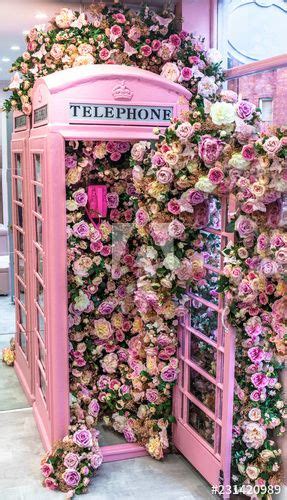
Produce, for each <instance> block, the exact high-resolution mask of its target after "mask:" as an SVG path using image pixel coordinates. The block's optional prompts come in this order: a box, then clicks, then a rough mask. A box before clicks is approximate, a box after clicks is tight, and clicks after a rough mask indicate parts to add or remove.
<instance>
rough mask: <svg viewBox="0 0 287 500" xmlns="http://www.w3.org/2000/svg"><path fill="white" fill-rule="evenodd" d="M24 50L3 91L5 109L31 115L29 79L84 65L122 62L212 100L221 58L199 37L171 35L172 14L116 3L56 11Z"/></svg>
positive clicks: (32, 34) (220, 75)
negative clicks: (6, 95) (5, 92)
mask: <svg viewBox="0 0 287 500" xmlns="http://www.w3.org/2000/svg"><path fill="white" fill-rule="evenodd" d="M26 41H27V49H26V50H25V52H24V53H23V55H22V56H20V57H18V59H17V60H16V62H15V63H14V64H13V66H12V68H11V71H15V72H16V73H15V75H14V78H13V80H12V82H11V84H10V85H9V87H8V88H6V89H5V90H12V95H11V97H10V98H9V99H7V100H6V101H5V103H4V108H5V109H6V110H7V111H10V110H11V108H12V109H19V110H22V111H23V113H25V114H28V115H29V114H30V113H31V93H32V88H33V85H34V83H35V80H36V79H37V78H39V77H41V76H45V75H48V74H49V73H53V72H55V71H60V70H62V69H66V68H70V67H73V66H81V65H86V64H125V65H132V66H138V67H139V68H142V69H146V70H149V71H152V72H154V73H159V74H161V75H162V76H164V77H165V78H167V79H169V80H171V81H173V82H178V83H181V84H182V85H184V86H185V87H187V88H188V89H189V90H190V91H191V92H192V93H193V96H196V95H199V96H201V97H202V98H203V97H209V98H212V97H215V95H216V92H217V90H218V88H219V87H220V85H221V82H222V80H223V73H222V70H221V69H220V65H221V60H222V58H221V56H220V53H219V52H218V51H217V50H215V49H210V50H205V48H204V45H203V39H202V38H196V37H194V36H192V35H189V34H188V33H186V32H184V31H181V32H180V33H178V32H177V29H176V23H175V19H174V14H173V13H172V12H170V11H168V10H164V11H163V12H162V15H161V16H160V15H158V14H157V13H155V12H154V11H153V10H151V9H150V8H149V7H148V6H145V7H143V8H142V10H141V11H140V12H135V11H132V10H130V9H127V8H126V7H125V6H124V5H123V4H122V3H121V2H118V1H115V5H114V6H105V5H104V4H103V3H100V4H97V5H92V6H91V7H90V10H89V11H88V12H85V13H81V14H80V13H79V12H74V11H72V10H70V9H62V10H61V11H60V13H59V14H58V15H56V16H55V17H54V18H53V19H52V20H51V21H50V22H49V23H48V24H47V25H38V26H35V27H34V28H33V29H32V30H30V32H29V33H28V35H27V37H26Z"/></svg>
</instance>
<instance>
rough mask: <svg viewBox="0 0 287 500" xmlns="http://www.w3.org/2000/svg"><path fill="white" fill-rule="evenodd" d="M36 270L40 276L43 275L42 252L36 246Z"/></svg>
mask: <svg viewBox="0 0 287 500" xmlns="http://www.w3.org/2000/svg"><path fill="white" fill-rule="evenodd" d="M36 270H37V273H38V274H40V276H43V254H42V252H41V250H39V249H38V248H36Z"/></svg>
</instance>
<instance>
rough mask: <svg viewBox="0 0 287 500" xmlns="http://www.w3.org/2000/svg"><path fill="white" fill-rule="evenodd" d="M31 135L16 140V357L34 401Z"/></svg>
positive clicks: (13, 207)
mask: <svg viewBox="0 0 287 500" xmlns="http://www.w3.org/2000/svg"><path fill="white" fill-rule="evenodd" d="M26 169H27V139H24V138H23V139H18V140H13V142H12V214H13V239H14V265H15V274H14V279H15V309H16V336H15V344H16V359H15V370H16V373H17V375H18V378H19V380H20V382H21V385H22V387H23V390H24V392H25V394H26V396H27V398H28V400H29V402H30V403H31V404H32V402H33V399H34V396H33V376H32V372H33V370H32V356H33V342H32V331H31V321H30V287H29V264H30V262H29V225H28V211H29V198H28V190H27V178H26Z"/></svg>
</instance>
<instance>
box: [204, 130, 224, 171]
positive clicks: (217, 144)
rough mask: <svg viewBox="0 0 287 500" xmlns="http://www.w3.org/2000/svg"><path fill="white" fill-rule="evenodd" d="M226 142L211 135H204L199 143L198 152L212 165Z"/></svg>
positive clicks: (205, 161) (207, 163) (206, 162)
mask: <svg viewBox="0 0 287 500" xmlns="http://www.w3.org/2000/svg"><path fill="white" fill-rule="evenodd" d="M223 146H224V143H223V142H222V141H221V140H220V139H217V138H216V137H212V136H210V135H203V136H202V137H201V139H200V142H199V145H198V154H199V156H200V158H201V159H202V161H203V162H204V163H205V164H206V165H212V163H215V162H216V160H218V158H219V157H220V155H221V152H222V150H223Z"/></svg>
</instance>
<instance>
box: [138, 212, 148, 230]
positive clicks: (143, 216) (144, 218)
mask: <svg viewBox="0 0 287 500" xmlns="http://www.w3.org/2000/svg"><path fill="white" fill-rule="evenodd" d="M135 218H136V224H137V225H138V226H140V227H144V226H146V224H147V223H148V221H149V215H148V213H147V211H146V210H145V209H144V208H139V209H138V210H137V211H136V215H135Z"/></svg>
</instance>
